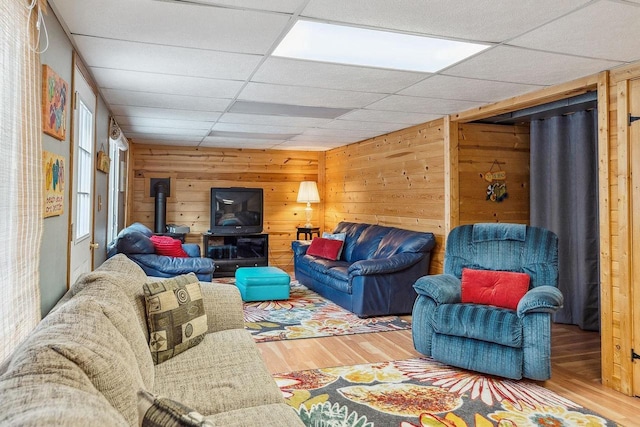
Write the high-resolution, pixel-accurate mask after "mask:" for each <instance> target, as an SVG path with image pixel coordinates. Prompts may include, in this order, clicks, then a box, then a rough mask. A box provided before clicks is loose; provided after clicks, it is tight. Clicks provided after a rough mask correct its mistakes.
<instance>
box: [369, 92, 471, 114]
mask: <svg viewBox="0 0 640 427" xmlns="http://www.w3.org/2000/svg"><path fill="white" fill-rule="evenodd" d="M480 105H482V103H480V102H474V101H459V100H453V99H434V98H419V97H416V96H403V95H391V96H388V97H386V98H385V99H383V100H381V101H378V102H374V103H373V104H371V105H369V106H368V107H367V108H371V109H374V110H390V111H406V112H410V113H427V114H438V115H443V114H451V113H456V112H459V111H464V110H468V109H470V108H474V107H478V106H480Z"/></svg>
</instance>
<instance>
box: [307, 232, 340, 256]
mask: <svg viewBox="0 0 640 427" xmlns="http://www.w3.org/2000/svg"><path fill="white" fill-rule="evenodd" d="M342 243H343V242H342V240H334V239H325V238H323V237H314V238H313V240H312V241H311V245H309V248H308V249H307V255H314V256H317V257H320V258H325V259H330V260H332V261H335V260H337V259H338V254H339V253H340V250H341V249H342Z"/></svg>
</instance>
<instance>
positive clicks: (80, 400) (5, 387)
mask: <svg viewBox="0 0 640 427" xmlns="http://www.w3.org/2000/svg"><path fill="white" fill-rule="evenodd" d="M147 280H148V278H147V276H146V275H145V274H144V272H143V271H142V269H141V268H140V267H139V266H138V265H136V264H135V263H133V262H132V261H130V260H129V259H127V258H126V257H125V256H124V255H116V256H115V257H113V258H111V259H109V260H107V262H105V263H104V264H103V265H102V266H100V267H99V268H98V269H97V270H96V271H94V272H91V273H89V274H86V275H84V276H82V277H81V278H80V279H79V280H78V282H77V283H75V284H74V286H73V287H72V288H71V289H70V290H69V291H68V292H67V294H66V295H65V296H64V297H63V298H62V299H61V301H60V302H59V303H58V304H57V305H56V307H55V308H54V309H53V310H52V311H51V313H49V315H47V316H46V317H45V318H44V319H43V320H42V321H41V322H40V324H39V325H38V326H37V328H36V329H35V330H34V331H33V333H32V334H30V336H29V337H28V338H27V339H26V341H25V342H24V343H22V344H21V345H20V346H19V348H18V349H17V350H16V351H15V352H14V354H13V355H12V357H11V358H10V359H9V360H8V361H6V362H5V363H4V364H3V366H2V367H0V425H3V426H4V425H20V426H30V425H33V426H36V425H37V426H44V425H64V426H76V425H77V426H83V427H85V426H103V425H104V426H126V425H139V422H140V421H139V420H140V415H139V411H138V408H137V405H138V404H139V403H140V402H139V396H138V394H139V391H140V390H145V391H149V392H151V393H153V394H154V395H160V396H164V397H166V398H169V399H172V400H174V401H177V402H180V403H181V404H183V405H185V406H187V407H190V408H192V409H194V410H195V411H198V412H199V413H201V414H203V415H205V418H206V419H207V420H208V422H209V424H208V425H214V426H249V425H251V426H253V425H260V426H277V427H282V426H295V425H302V422H301V421H300V419H299V418H298V416H297V415H296V413H295V412H294V410H293V409H292V408H290V407H289V406H287V405H286V404H285V403H284V400H283V397H282V394H281V392H280V390H279V389H278V387H277V386H276V384H275V382H274V381H273V379H272V378H271V375H270V374H269V372H268V371H267V369H266V367H265V365H264V363H263V361H262V359H261V356H260V353H259V351H258V349H257V347H256V344H255V343H254V342H253V339H252V338H251V336H250V335H249V333H248V332H246V331H245V330H244V329H243V318H242V302H241V300H240V295H239V292H238V291H237V289H236V288H235V287H234V286H228V285H216V284H211V283H201V284H200V285H201V289H202V298H203V303H204V307H205V311H206V314H207V326H208V332H207V334H206V335H205V338H204V339H203V340H202V342H200V343H199V344H197V345H196V346H194V347H192V348H190V349H188V350H186V351H184V352H183V353H180V354H178V355H176V356H174V357H172V358H171V359H169V360H167V361H165V362H163V363H160V364H158V365H154V364H153V361H152V357H151V353H150V350H149V346H148V341H149V332H148V328H147V320H146V313H145V302H144V294H143V285H144V283H146V282H147Z"/></svg>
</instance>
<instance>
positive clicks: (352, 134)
mask: <svg viewBox="0 0 640 427" xmlns="http://www.w3.org/2000/svg"><path fill="white" fill-rule="evenodd" d="M376 133H377V132H376V131H367V130H344V129H326V128H310V129H307V130H306V131H305V132H304V133H303V134H301V135H300V136H305V137H311V136H322V137H330V138H345V139H351V140H354V139H357V140H361V139H367V138H371V137H373V136H375V135H376Z"/></svg>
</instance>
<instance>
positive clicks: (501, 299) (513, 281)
mask: <svg viewBox="0 0 640 427" xmlns="http://www.w3.org/2000/svg"><path fill="white" fill-rule="evenodd" d="M530 281H531V278H530V277H529V275H528V274H526V273H512V272H510V271H493V270H472V269H470V268H463V269H462V302H463V303H474V304H486V305H495V306H496V307H502V308H509V309H511V310H515V309H517V308H518V302H520V300H521V299H522V297H523V296H524V294H526V293H527V291H528V290H529V282H530Z"/></svg>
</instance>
